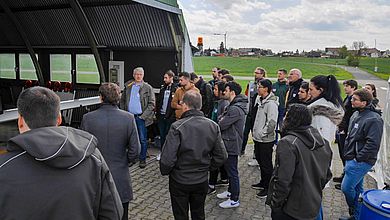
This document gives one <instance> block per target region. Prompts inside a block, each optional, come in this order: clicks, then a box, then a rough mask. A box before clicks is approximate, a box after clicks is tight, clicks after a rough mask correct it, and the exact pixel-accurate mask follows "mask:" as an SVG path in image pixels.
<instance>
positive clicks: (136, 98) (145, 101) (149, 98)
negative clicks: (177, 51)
mask: <svg viewBox="0 0 390 220" xmlns="http://www.w3.org/2000/svg"><path fill="white" fill-rule="evenodd" d="M133 77H134V80H131V81H128V82H126V83H125V85H126V86H125V89H124V90H123V93H122V97H121V101H120V108H121V109H123V110H125V111H128V112H130V113H131V114H133V115H134V118H135V123H136V125H137V131H138V136H139V140H140V143H141V152H140V155H139V160H140V161H139V167H140V168H145V167H146V154H147V149H148V139H147V138H148V137H147V129H146V128H147V127H148V126H149V125H151V124H153V117H154V106H155V96H154V92H153V88H152V86H151V85H149V84H148V83H146V82H145V81H144V69H143V68H142V67H137V68H135V69H134V71H133Z"/></svg>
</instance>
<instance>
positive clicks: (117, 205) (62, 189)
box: [0, 127, 123, 220]
mask: <svg viewBox="0 0 390 220" xmlns="http://www.w3.org/2000/svg"><path fill="white" fill-rule="evenodd" d="M96 144H97V140H96V138H95V137H94V136H93V135H91V134H89V133H87V132H84V131H81V130H77V129H74V128H69V127H44V128H37V129H32V130H30V131H27V132H25V133H23V134H20V135H18V136H16V137H14V138H11V139H10V140H9V141H8V145H7V152H6V153H5V154H2V155H0V183H1V187H0V198H1V199H0V219H2V220H7V219H56V220H59V219H72V220H77V219H80V220H86V219H121V218H122V213H123V208H122V204H121V201H120V198H119V195H118V192H117V190H116V188H115V184H114V182H113V179H112V177H111V174H110V171H109V170H108V167H107V164H106V162H105V161H104V159H103V157H102V155H101V154H100V152H99V150H98V149H97V148H96Z"/></svg>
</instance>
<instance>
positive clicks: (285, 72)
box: [278, 69, 287, 74]
mask: <svg viewBox="0 0 390 220" xmlns="http://www.w3.org/2000/svg"><path fill="white" fill-rule="evenodd" d="M279 71H280V72H283V73H284V74H287V70H286V69H278V72H279Z"/></svg>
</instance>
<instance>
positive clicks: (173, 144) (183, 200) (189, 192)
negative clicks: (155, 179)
mask: <svg viewBox="0 0 390 220" xmlns="http://www.w3.org/2000/svg"><path fill="white" fill-rule="evenodd" d="M181 105H182V109H183V111H184V112H183V114H182V116H181V118H180V119H179V120H178V121H176V122H175V123H173V124H172V126H171V129H170V130H169V133H168V136H167V138H166V141H165V144H164V146H163V149H162V153H161V160H160V171H161V174H162V175H169V192H170V194H171V202H172V211H173V215H174V217H175V219H188V209H189V207H190V208H191V218H192V219H205V212H204V203H205V199H206V195H207V191H208V171H209V170H216V169H218V168H219V167H220V166H222V164H223V163H224V162H225V160H226V159H227V152H226V149H225V145H224V143H223V141H222V138H221V131H220V129H219V126H218V124H217V123H215V122H213V121H212V120H210V119H207V118H206V117H204V114H203V112H201V111H200V109H201V107H202V96H201V95H200V94H199V92H196V91H192V90H191V91H187V92H186V93H185V94H184V97H183V101H182V103H181Z"/></svg>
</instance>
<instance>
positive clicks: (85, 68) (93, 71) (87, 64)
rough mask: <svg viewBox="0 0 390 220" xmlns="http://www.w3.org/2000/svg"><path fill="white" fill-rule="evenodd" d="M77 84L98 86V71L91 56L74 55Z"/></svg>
mask: <svg viewBox="0 0 390 220" xmlns="http://www.w3.org/2000/svg"><path fill="white" fill-rule="evenodd" d="M76 79H77V83H89V84H100V76H99V71H98V68H97V65H96V62H95V58H94V56H93V55H92V54H77V55H76Z"/></svg>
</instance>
